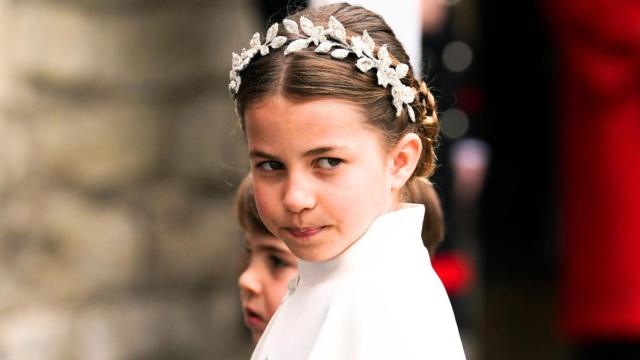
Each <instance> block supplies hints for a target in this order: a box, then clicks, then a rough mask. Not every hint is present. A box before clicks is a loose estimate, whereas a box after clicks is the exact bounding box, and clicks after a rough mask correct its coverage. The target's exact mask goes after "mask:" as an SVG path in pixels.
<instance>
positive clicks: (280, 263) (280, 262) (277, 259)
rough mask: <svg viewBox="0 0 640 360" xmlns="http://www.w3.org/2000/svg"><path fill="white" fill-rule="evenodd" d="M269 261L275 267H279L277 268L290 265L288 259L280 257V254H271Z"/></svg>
mask: <svg viewBox="0 0 640 360" xmlns="http://www.w3.org/2000/svg"><path fill="white" fill-rule="evenodd" d="M269 261H270V262H271V265H272V266H273V267H274V268H277V269H279V268H285V267H288V266H289V263H288V262H286V261H284V260H282V258H280V257H279V256H277V255H270V256H269Z"/></svg>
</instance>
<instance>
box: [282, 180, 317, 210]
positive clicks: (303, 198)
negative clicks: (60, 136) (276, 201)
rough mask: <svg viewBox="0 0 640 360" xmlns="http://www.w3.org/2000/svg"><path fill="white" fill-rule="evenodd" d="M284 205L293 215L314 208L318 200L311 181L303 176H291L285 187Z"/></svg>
mask: <svg viewBox="0 0 640 360" xmlns="http://www.w3.org/2000/svg"><path fill="white" fill-rule="evenodd" d="M282 203H283V205H284V207H285V208H286V209H287V210H288V211H290V212H293V213H299V212H301V211H303V210H305V209H311V208H313V207H314V206H315V204H316V199H315V194H314V193H313V191H312V189H311V186H310V184H309V181H308V180H305V178H304V177H302V176H295V177H294V176H290V177H289V179H288V180H287V184H286V186H285V190H284V198H283V199H282Z"/></svg>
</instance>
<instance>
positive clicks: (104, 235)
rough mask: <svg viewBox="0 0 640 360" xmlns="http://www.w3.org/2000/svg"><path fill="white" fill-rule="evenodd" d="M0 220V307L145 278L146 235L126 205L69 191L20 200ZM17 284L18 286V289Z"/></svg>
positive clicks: (77, 295) (87, 293)
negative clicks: (88, 197)
mask: <svg viewBox="0 0 640 360" xmlns="http://www.w3.org/2000/svg"><path fill="white" fill-rule="evenodd" d="M7 202H8V203H9V204H3V205H4V206H3V207H2V210H1V212H2V214H3V218H2V221H1V222H0V260H1V261H0V269H1V270H2V271H1V272H2V275H1V276H0V279H2V278H4V279H2V280H5V281H6V282H5V281H3V282H4V284H3V286H0V291H5V292H6V293H4V294H2V293H1V292H0V295H7V296H3V297H2V298H1V299H0V309H2V308H10V307H12V306H18V305H19V304H20V301H23V300H38V301H44V300H56V301H67V302H71V301H80V300H86V299H89V298H91V297H95V296H97V295H99V294H108V293H110V292H117V291H127V290H129V291H130V290H131V289H132V288H134V287H135V286H136V285H138V284H139V282H140V280H141V278H142V275H143V273H142V269H143V268H142V267H143V266H144V264H145V263H144V253H143V250H144V242H143V241H144V239H145V238H144V237H143V233H142V230H141V228H140V226H139V224H137V223H136V217H135V216H134V214H133V213H132V212H131V211H130V210H129V209H127V208H126V207H125V206H122V205H119V204H109V203H102V204H101V203H99V202H94V201H90V200H89V199H87V198H85V197H83V196H81V195H78V194H76V193H72V192H69V191H52V192H48V193H43V194H36V195H35V196H31V197H29V196H24V197H21V198H13V199H10V200H9V201H7ZM11 290H14V291H13V292H12V291H11Z"/></svg>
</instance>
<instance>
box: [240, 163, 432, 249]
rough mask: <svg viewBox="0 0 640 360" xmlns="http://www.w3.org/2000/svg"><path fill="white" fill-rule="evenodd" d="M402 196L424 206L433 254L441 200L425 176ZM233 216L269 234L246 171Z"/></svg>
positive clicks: (427, 237)
mask: <svg viewBox="0 0 640 360" xmlns="http://www.w3.org/2000/svg"><path fill="white" fill-rule="evenodd" d="M404 198H405V200H406V201H408V202H413V203H417V204H423V205H424V207H425V213H424V220H423V223H422V242H423V243H424V246H425V247H426V248H427V250H428V251H429V254H430V255H431V256H433V254H434V253H435V251H436V248H437V247H438V245H439V244H440V242H441V241H442V239H443V237H444V221H443V216H442V208H441V206H440V200H439V199H438V194H437V193H436V191H435V189H434V188H433V185H432V184H431V183H430V182H429V181H428V180H426V179H423V178H416V181H412V182H411V183H410V184H407V186H406V187H405V193H404ZM235 208H236V216H237V218H238V222H239V223H240V227H242V230H244V231H247V232H250V233H254V234H258V235H271V236H273V235H272V234H271V232H270V231H269V230H268V229H267V227H266V226H265V225H264V223H263V222H262V220H261V219H260V214H258V209H257V207H256V201H255V197H254V195H253V184H252V178H251V174H250V173H249V174H247V176H245V178H244V179H243V180H242V182H241V183H240V186H238V190H237V191H236V196H235Z"/></svg>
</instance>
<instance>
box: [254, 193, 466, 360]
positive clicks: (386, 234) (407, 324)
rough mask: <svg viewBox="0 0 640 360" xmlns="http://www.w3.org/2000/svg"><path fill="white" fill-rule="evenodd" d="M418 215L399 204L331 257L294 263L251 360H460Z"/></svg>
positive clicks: (457, 339)
mask: <svg viewBox="0 0 640 360" xmlns="http://www.w3.org/2000/svg"><path fill="white" fill-rule="evenodd" d="M423 215H424V206H422V205H416V204H404V205H403V207H402V209H400V210H397V211H394V212H390V213H387V214H384V215H382V216H380V217H378V218H377V219H376V220H375V221H374V222H373V223H372V224H371V226H370V227H369V229H368V230H367V232H366V233H365V234H364V235H363V236H362V237H361V238H360V239H359V240H358V241H356V242H355V243H354V244H353V245H352V246H351V247H350V248H348V249H347V250H345V251H344V252H343V253H342V254H340V255H338V256H337V257H335V258H333V259H331V260H328V261H325V262H319V263H312V262H306V261H301V260H300V261H299V277H298V278H296V279H294V280H293V281H292V283H291V284H290V285H291V286H290V287H289V293H288V294H287V295H286V296H285V298H284V299H283V301H282V303H281V304H280V307H279V308H278V310H277V311H276V313H275V315H274V316H273V318H272V319H271V321H270V322H269V325H268V326H267V328H266V330H265V332H264V333H263V335H262V338H261V339H260V341H259V342H258V345H257V346H256V349H255V350H254V352H253V355H252V356H251V359H252V360H265V359H266V360H283V359H291V360H301V359H313V360H327V359H330V360H341V359H345V360H346V359H349V360H352V359H367V360H371V359H385V360H386V359H438V360H442V359H464V352H463V349H462V344H461V342H460V335H459V333H458V328H457V325H456V322H455V318H454V315H453V311H452V309H451V304H450V302H449V299H448V298H447V294H446V292H445V290H444V287H443V286H442V283H441V282H440V279H439V278H438V276H437V275H436V273H435V272H434V271H433V268H432V267H431V263H430V261H429V254H428V253H427V250H426V249H425V247H424V245H423V244H422V240H421V238H420V233H421V226H422V219H423ZM296 285H297V286H296Z"/></svg>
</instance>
